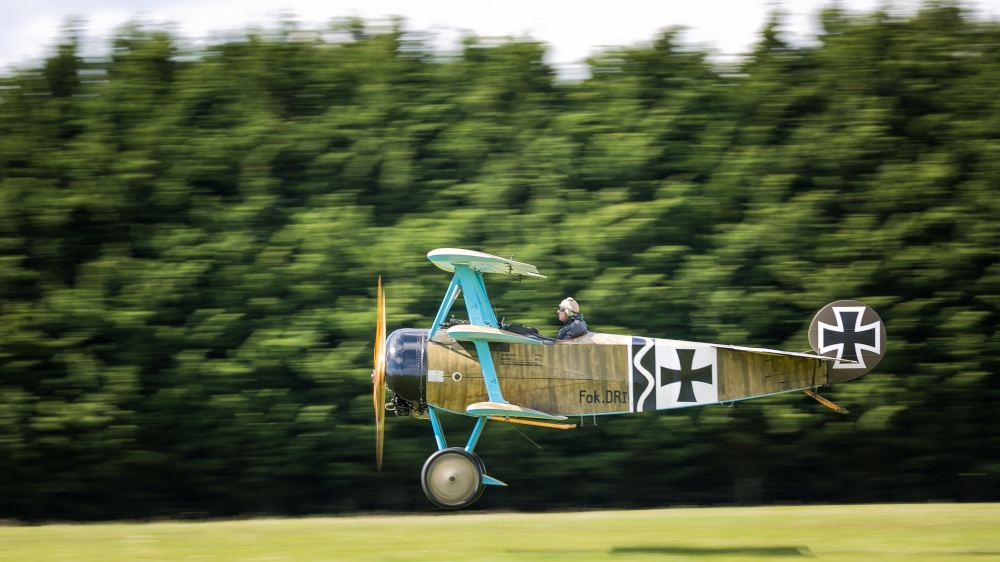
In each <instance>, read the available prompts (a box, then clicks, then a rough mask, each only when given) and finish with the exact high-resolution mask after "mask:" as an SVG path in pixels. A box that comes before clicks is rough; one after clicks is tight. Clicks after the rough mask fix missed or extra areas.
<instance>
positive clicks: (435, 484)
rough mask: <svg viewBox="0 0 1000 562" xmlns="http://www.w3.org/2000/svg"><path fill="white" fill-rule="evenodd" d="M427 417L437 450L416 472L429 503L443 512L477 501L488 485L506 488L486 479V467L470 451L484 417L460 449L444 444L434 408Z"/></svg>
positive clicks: (492, 479) (428, 412) (480, 432)
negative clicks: (440, 508)
mask: <svg viewBox="0 0 1000 562" xmlns="http://www.w3.org/2000/svg"><path fill="white" fill-rule="evenodd" d="M427 414H428V417H430V419H431V426H432V427H433V428H434V439H435V440H436V441H437V446H438V450H437V452H435V453H434V454H433V455H431V456H430V457H428V458H427V462H425V463H424V468H423V470H421V471H420V485H421V486H423V488H424V493H425V494H427V499H429V500H431V503H433V504H434V505H436V506H438V507H443V508H445V509H459V508H463V507H466V506H468V505H471V504H472V503H473V502H475V501H476V500H478V499H479V496H482V495H483V491H484V490H485V489H486V485H488V484H489V485H493V486H506V484H504V483H503V482H501V481H499V480H497V479H496V478H492V477H490V476H487V475H486V465H485V464H483V461H482V459H480V458H479V456H478V455H476V454H475V453H474V452H472V450H473V449H475V447H476V442H477V441H478V440H479V435H480V434H482V432H483V427H484V426H485V425H486V419H487V418H485V417H481V418H479V419H478V420H477V421H476V427H475V428H473V430H472V435H470V436H469V443H468V444H467V445H466V446H465V447H464V448H462V447H449V446H448V444H447V443H446V442H445V439H444V432H443V431H442V430H441V422H440V421H438V416H437V410H436V409H435V408H433V407H429V408H427Z"/></svg>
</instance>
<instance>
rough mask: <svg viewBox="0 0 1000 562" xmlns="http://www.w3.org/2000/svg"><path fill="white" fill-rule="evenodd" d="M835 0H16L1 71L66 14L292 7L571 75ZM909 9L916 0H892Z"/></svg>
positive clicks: (100, 16)
mask: <svg viewBox="0 0 1000 562" xmlns="http://www.w3.org/2000/svg"><path fill="white" fill-rule="evenodd" d="M833 1H834V0H784V1H779V0H602V1H596V0H498V1H495V2H484V1H477V0H24V1H18V2H14V1H13V0H11V1H10V2H9V3H8V5H6V6H4V8H3V10H2V12H0V13H2V15H3V16H2V18H0V70H9V69H10V68H13V67H17V66H20V67H23V66H29V65H33V64H36V63H38V62H39V61H40V60H41V59H42V58H44V57H46V56H49V55H50V54H51V53H52V52H54V48H55V45H56V42H57V39H58V38H59V37H60V34H61V28H62V27H63V24H64V22H65V21H66V18H68V17H71V16H75V17H80V18H82V19H83V21H84V22H85V29H86V34H85V38H86V39H87V41H86V43H85V45H84V54H95V55H96V54H100V51H101V49H105V50H106V49H107V45H108V40H109V38H110V37H111V36H113V34H114V31H115V29H116V28H118V27H119V26H121V25H122V24H124V23H126V22H128V21H134V20H138V21H143V22H149V23H154V24H167V25H169V26H170V29H171V30H172V31H173V32H174V34H175V35H176V36H179V37H182V38H185V39H189V40H192V41H195V42H197V41H201V40H207V39H210V38H212V37H213V35H214V36H216V37H218V35H219V34H222V33H231V32H241V31H243V30H245V29H246V28H247V27H248V26H251V25H254V24H258V25H260V24H265V25H268V24H274V23H275V22H276V21H278V18H279V16H281V15H292V16H294V18H295V19H296V20H298V21H300V22H302V23H303V24H304V25H306V24H315V25H317V26H318V25H321V24H323V23H326V22H329V21H330V20H332V19H333V18H338V17H351V16H357V17H361V18H364V19H365V20H369V21H376V20H384V19H387V18H388V17H390V16H402V17H404V18H405V19H406V22H407V24H406V26H407V28H408V29H412V30H417V31H425V32H430V33H432V34H433V36H434V38H435V41H434V45H435V48H437V49H440V50H442V51H446V50H448V49H450V48H454V47H455V45H457V40H458V38H460V37H461V36H462V34H463V32H465V33H472V34H474V35H478V36H481V37H508V36H510V37H530V38H532V39H536V40H539V41H542V42H544V43H546V44H547V45H548V47H549V50H548V59H547V62H549V63H551V64H553V65H555V66H556V67H557V68H558V69H560V72H561V73H564V74H574V73H577V72H579V70H580V69H581V68H584V65H583V61H584V59H586V58H587V57H588V56H590V55H592V54H593V53H594V52H596V51H598V50H600V49H601V48H605V47H608V46H627V45H635V44H639V43H642V42H644V41H650V40H652V39H653V38H654V37H655V36H656V35H657V33H658V32H659V31H660V30H662V29H664V28H667V27H671V26H675V25H680V26H684V27H685V28H687V30H686V31H685V32H684V34H683V35H682V36H681V38H682V41H683V42H684V43H686V44H689V45H696V46H699V47H706V48H709V49H712V50H713V51H714V52H715V53H717V54H718V55H719V56H720V57H721V58H725V57H727V56H736V55H740V54H743V53H746V52H748V51H749V50H750V49H751V46H752V45H753V44H754V43H755V42H757V41H758V39H759V33H760V31H761V29H762V28H763V27H764V25H765V23H766V21H767V18H768V15H769V14H770V13H771V11H773V10H774V9H775V8H780V9H781V10H782V11H783V12H784V13H785V14H786V19H785V20H784V22H785V27H784V30H783V31H784V32H785V34H786V37H787V38H788V39H789V40H791V41H793V42H794V43H797V44H808V43H810V42H811V40H813V38H815V36H816V35H817V33H818V27H817V24H816V21H817V15H818V14H819V12H820V11H821V10H822V9H823V8H825V7H827V6H829V5H831V4H832V2H833ZM839 2H840V5H841V6H842V7H844V8H845V9H847V10H850V11H858V12H870V11H872V10H874V9H875V8H877V7H878V6H880V5H883V4H886V2H885V1H884V0H839ZM889 3H890V4H891V5H892V6H893V7H894V9H897V10H902V11H904V12H905V11H907V10H913V9H914V8H915V7H917V6H919V5H920V2H918V1H916V0H890V2H889ZM963 5H964V6H966V7H967V8H969V9H971V10H972V12H973V13H974V14H976V15H977V16H979V17H983V18H988V19H992V20H997V19H1000V18H998V15H1000V0H965V1H964V2H963Z"/></svg>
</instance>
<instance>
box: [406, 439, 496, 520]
mask: <svg viewBox="0 0 1000 562" xmlns="http://www.w3.org/2000/svg"><path fill="white" fill-rule="evenodd" d="M420 484H421V485H422V486H423V488H424V493H425V494H427V499H429V500H431V502H432V503H433V504H434V505H436V506H438V507H443V508H445V509H458V508H461V507H465V506H467V505H470V504H472V503H473V502H474V501H476V500H478V499H479V496H481V495H483V489H484V488H485V487H486V486H484V485H483V461H481V460H480V459H479V457H478V456H476V455H475V454H473V453H470V452H468V451H466V450H465V449H461V448H458V447H451V448H448V449H441V450H440V451H438V452H436V453H434V454H433V455H431V456H430V457H428V458H427V462H425V463H424V469H423V470H422V471H421V472H420Z"/></svg>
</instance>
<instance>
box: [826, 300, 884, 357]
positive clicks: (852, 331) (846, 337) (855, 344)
mask: <svg viewBox="0 0 1000 562" xmlns="http://www.w3.org/2000/svg"><path fill="white" fill-rule="evenodd" d="M834 312H835V313H836V315H837V326H836V327H835V328H836V329H831V328H834V326H829V327H828V325H827V324H820V329H821V330H823V348H824V349H831V348H835V347H836V346H838V345H840V346H842V347H843V351H842V352H841V354H840V357H839V358H838V359H847V360H850V361H857V362H859V363H860V365H859V367H864V364H865V362H864V359H862V357H861V350H860V349H859V348H860V347H861V346H866V347H869V348H872V349H876V350H877V348H878V334H877V333H876V331H875V330H877V329H878V323H872V324H869V325H867V326H861V318H859V316H860V315H861V312H860V311H857V310H837V309H834ZM876 353H878V351H876Z"/></svg>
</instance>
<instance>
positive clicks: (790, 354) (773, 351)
mask: <svg viewBox="0 0 1000 562" xmlns="http://www.w3.org/2000/svg"><path fill="white" fill-rule="evenodd" d="M711 345H712V347H717V348H720V349H732V350H733V351H748V352H750V353H763V354H764V355H781V356H784V357H805V358H806V359H819V360H820V361H840V362H843V363H857V361H851V360H850V359H837V358H836V357H827V356H826V355H817V354H815V353H800V352H797V351H778V350H777V349H764V348H763V347H743V346H739V345H721V344H711Z"/></svg>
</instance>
